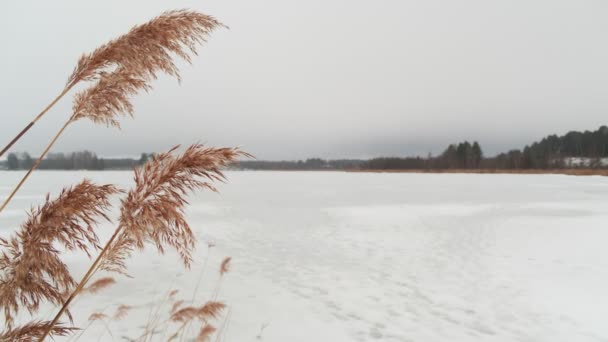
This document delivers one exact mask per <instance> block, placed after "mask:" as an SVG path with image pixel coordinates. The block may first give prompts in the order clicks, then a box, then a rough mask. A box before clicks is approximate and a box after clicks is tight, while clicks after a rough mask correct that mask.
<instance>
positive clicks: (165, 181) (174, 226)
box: [43, 144, 248, 338]
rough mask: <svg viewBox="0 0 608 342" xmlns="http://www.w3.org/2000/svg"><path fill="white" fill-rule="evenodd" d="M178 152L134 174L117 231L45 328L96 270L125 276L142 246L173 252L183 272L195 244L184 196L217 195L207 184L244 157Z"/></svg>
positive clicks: (233, 151)
mask: <svg viewBox="0 0 608 342" xmlns="http://www.w3.org/2000/svg"><path fill="white" fill-rule="evenodd" d="M177 148H178V147H177V146H176V147H174V148H173V149H171V150H170V151H168V152H166V153H162V154H159V155H156V156H154V157H153V158H152V160H151V161H149V162H148V163H147V164H145V165H144V166H143V167H142V168H140V169H136V170H135V177H134V179H135V186H134V188H133V189H132V190H130V191H129V192H128V193H127V196H126V198H125V199H123V200H122V203H121V213H120V218H119V223H118V227H117V228H116V230H115V231H114V234H113V235H112V237H111V238H110V240H109V241H108V242H107V243H106V245H105V246H104V248H103V249H102V250H101V252H100V253H99V255H98V256H97V258H96V259H95V261H94V262H93V264H92V265H91V267H90V268H89V269H88V270H87V272H86V273H85V275H84V276H83V278H82V280H81V281H80V282H79V283H78V286H76V288H74V289H73V290H72V292H71V294H70V296H69V297H68V298H67V300H66V301H65V302H64V303H63V305H62V307H61V308H60V309H59V311H58V312H57V314H56V315H55V317H54V318H53V320H52V321H51V325H50V327H52V326H53V324H55V323H57V322H58V320H59V318H60V317H61V316H62V314H63V313H64V312H66V310H67V309H68V307H69V305H70V303H71V302H72V301H73V300H74V298H75V297H76V296H77V295H78V294H79V293H80V292H81V291H82V289H83V288H84V287H85V285H86V284H87V282H88V281H89V280H90V279H91V277H92V276H93V274H94V273H95V272H96V271H97V270H99V269H101V270H105V271H114V272H118V273H123V274H124V273H125V272H126V264H125V260H126V258H128V257H129V256H130V255H131V254H132V252H133V251H134V250H135V249H140V250H141V249H143V248H144V246H145V245H146V244H151V245H153V246H155V247H156V248H157V250H158V251H159V253H161V254H163V253H164V251H165V249H166V248H168V247H170V248H173V249H175V250H176V251H177V252H178V254H179V255H180V258H181V259H182V263H183V264H184V266H185V267H186V268H189V267H190V263H191V261H192V257H191V252H192V249H193V248H194V246H195V242H196V241H195V238H194V235H193V233H192V230H191V229H190V226H189V225H188V222H187V221H186V219H185V217H184V206H185V205H186V204H187V201H186V198H185V196H187V195H188V194H189V193H191V192H192V191H194V190H196V189H205V188H206V189H210V190H212V191H216V189H215V187H214V186H213V185H212V182H213V181H223V180H224V175H223V173H222V171H221V168H222V167H225V166H226V165H228V164H229V163H231V162H233V161H234V160H236V158H237V157H239V156H248V154H247V153H244V152H242V151H240V150H239V149H237V148H206V147H204V146H203V145H200V144H195V145H192V146H190V147H188V148H187V149H186V150H185V151H184V152H183V153H182V154H176V153H175V152H176V149H177ZM47 333H50V328H49V330H47ZM46 336H47V335H46V334H45V335H43V338H44V337H46Z"/></svg>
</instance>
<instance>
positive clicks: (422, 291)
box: [0, 171, 608, 342]
mask: <svg viewBox="0 0 608 342" xmlns="http://www.w3.org/2000/svg"><path fill="white" fill-rule="evenodd" d="M22 175H23V173H21V172H0V196H2V197H5V196H6V195H7V194H8V192H9V191H10V188H11V186H13V185H14V184H15V183H16V182H17V180H18V178H19V177H20V176H22ZM84 177H86V178H89V179H92V180H94V181H96V182H99V183H115V184H118V185H120V186H123V187H124V188H128V187H129V186H130V184H131V183H132V173H130V172H122V171H120V172H118V171H116V172H113V171H107V172H54V171H40V172H36V173H35V174H34V175H33V177H32V178H31V180H30V181H29V182H28V183H27V185H26V186H25V187H24V189H23V190H22V191H21V192H20V193H19V194H18V196H17V197H16V199H15V200H14V201H13V202H12V203H11V205H10V206H9V207H8V208H7V209H6V210H5V211H4V212H3V213H1V214H0V227H2V228H0V235H1V236H3V237H6V236H8V235H9V234H11V233H12V232H13V231H14V230H15V229H16V228H17V227H18V226H19V224H20V222H21V221H23V219H24V218H25V210H26V209H28V208H29V207H30V206H31V205H32V204H35V203H39V202H40V201H41V200H42V199H43V196H44V194H45V193H46V192H48V191H50V192H51V194H56V193H57V192H58V191H59V190H60V189H61V187H62V186H65V185H69V184H74V183H75V182H77V181H78V180H79V179H81V178H84ZM227 177H228V180H229V181H228V183H227V184H221V185H219V189H220V192H221V193H220V194H215V193H200V194H198V195H196V196H193V197H192V198H191V201H190V206H189V209H188V212H187V216H188V219H189V222H190V224H191V226H192V228H193V230H195V232H196V235H197V236H198V238H199V241H200V244H199V248H198V250H197V253H196V258H195V260H196V261H195V264H194V265H193V267H192V269H191V270H185V269H184V268H183V267H182V266H181V265H180V263H179V260H178V258H177V257H176V255H175V254H174V253H171V252H169V253H167V254H166V255H164V256H159V255H158V254H157V253H156V251H155V250H153V249H151V248H149V249H147V250H145V251H144V252H141V253H137V254H136V256H135V257H134V258H133V259H131V260H130V262H129V272H130V274H131V276H132V277H133V278H126V277H123V276H115V278H116V280H117V283H116V284H115V285H114V286H112V287H110V288H108V289H106V290H104V291H102V292H100V293H99V294H96V295H86V296H83V297H82V298H80V299H79V300H77V301H76V303H75V304H74V305H73V307H72V312H73V314H74V318H75V324H76V325H77V326H80V327H85V326H86V325H87V317H88V316H89V315H90V314H91V313H92V312H95V311H103V312H105V313H107V314H109V315H111V314H112V313H113V312H114V310H115V309H116V307H117V306H118V305H120V304H127V305H130V306H133V307H134V309H133V310H132V311H131V312H130V313H129V314H128V315H127V317H126V318H124V319H122V320H120V321H108V322H107V325H108V328H109V330H110V331H111V332H112V335H110V333H109V332H107V329H106V327H104V325H103V324H101V323H99V322H97V323H93V324H92V325H91V326H90V327H89V328H88V329H87V330H86V331H85V333H84V334H83V335H82V337H81V338H80V341H97V340H100V341H113V340H115V341H120V340H122V337H123V336H129V337H132V338H133V337H137V336H138V335H139V334H140V333H141V331H142V328H143V327H144V326H145V325H146V322H148V321H149V317H150V313H151V312H154V310H156V309H157V308H158V306H159V303H162V302H163V298H164V297H165V296H166V294H167V293H168V292H169V291H171V290H173V289H179V290H180V292H179V293H178V295H177V297H178V298H181V299H186V300H191V299H192V297H193V290H194V287H195V285H196V282H197V279H199V277H200V276H201V272H202V270H203V264H204V260H205V255H206V254H207V251H208V249H207V246H206V244H205V242H206V241H210V240H212V241H214V242H215V243H216V246H215V247H213V248H211V249H210V252H209V259H208V262H207V266H206V267H205V269H204V274H203V285H202V286H201V288H200V289H199V291H198V293H197V294H196V296H195V301H196V302H197V303H199V304H200V303H203V302H204V301H205V300H208V299H210V298H212V297H213V293H214V291H215V289H216V288H219V295H218V299H219V300H221V301H223V302H225V303H227V304H228V305H229V308H230V309H229V315H227V316H228V319H227V320H226V322H227V323H226V325H225V327H224V329H223V331H224V333H225V335H224V339H223V340H224V341H239V342H241V341H268V342H271V341H272V342H274V341H281V342H282V341H337V342H339V341H551V342H558V341H564V342H571V341H608V323H607V322H608V321H607V317H608V292H607V290H606V289H608V248H607V246H608V227H606V222H607V218H608V205H607V199H608V178H604V177H598V176H592V177H575V176H563V175H495V174H491V175H490V174H487V175H479V174H409V173H403V174H398V173H390V174H383V173H344V172H250V171H247V172H228V173H227ZM116 202H118V198H117V199H116ZM115 214H116V212H114V215H113V216H115ZM112 229H113V226H112V225H111V224H103V225H101V226H100V228H99V232H100V235H101V237H102V238H103V239H107V238H108V237H109V235H110V234H111V232H112ZM225 256H231V257H232V268H231V270H230V272H229V273H228V274H227V275H226V276H225V277H224V278H223V279H221V281H219V277H218V271H217V270H218V267H219V264H220V262H221V260H222V259H223V258H224V257H225ZM66 262H67V263H68V265H69V266H70V267H71V268H72V269H73V270H74V273H75V274H76V275H78V276H80V275H81V274H82V273H83V272H84V270H85V269H86V267H87V266H88V265H89V264H90V260H89V259H87V258H86V257H85V256H83V255H81V254H73V255H72V254H70V255H68V256H67V257H66ZM99 276H104V275H103V274H100V275H99ZM168 310H169V308H168V307H165V308H161V315H165V314H166V312H165V311H168ZM52 313H53V311H52V310H51V308H48V307H45V308H43V310H42V315H41V316H38V317H39V318H50V317H51V316H52ZM221 324H222V323H221V322H216V325H218V326H220V325H221ZM159 327H160V326H159ZM263 327H265V328H263ZM262 328H263V329H262ZM159 329H161V328H159ZM166 334H168V332H167V331H161V332H160V333H159V334H157V335H155V338H154V340H162V337H163V336H164V337H165V339H164V340H166V338H167V335H166ZM58 340H59V341H64V339H58Z"/></svg>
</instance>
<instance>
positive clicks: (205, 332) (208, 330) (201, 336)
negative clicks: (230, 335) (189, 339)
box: [196, 324, 217, 342]
mask: <svg viewBox="0 0 608 342" xmlns="http://www.w3.org/2000/svg"><path fill="white" fill-rule="evenodd" d="M216 330H217V329H215V328H214V327H213V326H212V325H209V324H205V325H204V326H203V327H202V328H201V331H200V332H199V333H198V335H197V336H196V342H206V341H209V339H210V338H211V334H213V333H214V332H215V331H216Z"/></svg>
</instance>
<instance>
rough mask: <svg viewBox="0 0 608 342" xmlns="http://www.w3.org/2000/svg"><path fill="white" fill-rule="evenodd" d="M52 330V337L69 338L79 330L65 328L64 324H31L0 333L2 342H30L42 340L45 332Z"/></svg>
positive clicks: (36, 322)
mask: <svg viewBox="0 0 608 342" xmlns="http://www.w3.org/2000/svg"><path fill="white" fill-rule="evenodd" d="M49 328H50V329H51V334H50V335H51V336H67V335H68V334H70V333H72V332H73V331H76V330H78V329H77V328H72V327H64V326H63V325H62V324H54V325H53V326H51V323H50V322H39V321H35V322H30V323H27V324H25V325H22V326H20V327H17V328H14V329H9V330H7V331H5V332H2V333H0V341H2V342H30V341H33V340H36V339H40V338H41V337H42V336H43V334H44V333H45V331H47V330H48V329H49Z"/></svg>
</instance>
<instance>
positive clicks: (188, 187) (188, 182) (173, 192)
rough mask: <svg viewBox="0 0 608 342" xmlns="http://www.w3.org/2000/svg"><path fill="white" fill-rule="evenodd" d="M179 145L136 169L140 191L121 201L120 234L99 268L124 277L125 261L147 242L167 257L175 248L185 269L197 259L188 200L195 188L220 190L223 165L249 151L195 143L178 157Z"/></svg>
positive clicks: (129, 193) (137, 184)
mask: <svg viewBox="0 0 608 342" xmlns="http://www.w3.org/2000/svg"><path fill="white" fill-rule="evenodd" d="M176 149H177V147H174V148H173V149H171V150H170V151H169V152H167V153H162V154H159V155H156V156H155V157H154V158H153V159H152V160H151V161H149V162H148V163H146V165H145V166H143V167H142V168H140V169H138V170H136V171H135V187H134V188H133V189H132V190H131V191H129V192H128V194H127V197H126V199H124V200H123V201H122V208H121V214H120V221H119V226H120V228H119V229H120V235H119V237H118V238H117V239H116V241H115V242H113V243H112V245H111V246H110V248H109V250H108V252H107V256H106V257H104V259H103V261H102V263H101V266H100V269H102V270H106V271H115V272H121V273H124V272H125V271H126V266H125V259H126V258H127V257H129V256H130V254H131V253H132V251H133V250H134V249H143V248H144V246H145V244H146V243H149V244H152V245H154V246H155V247H156V248H157V249H158V251H159V252H160V253H161V254H162V253H164V252H165V249H166V248H168V247H170V248H173V249H175V250H176V251H177V252H178V254H179V255H180V257H181V259H182V262H183V264H184V266H185V267H186V268H189V267H190V264H191V261H192V256H191V253H192V250H193V248H194V244H195V238H194V235H193V233H192V230H191V229H190V226H189V225H188V222H186V219H185V217H184V206H185V205H186V204H187V201H186V199H185V196H187V195H188V194H189V193H190V192H192V191H194V190H196V189H205V188H206V189H210V190H212V191H216V189H215V187H214V186H213V185H212V182H213V181H223V180H224V175H223V174H222V171H221V170H220V169H221V168H222V167H224V166H226V165H228V164H229V163H231V162H233V161H234V160H235V159H236V158H237V157H239V156H247V154H246V153H244V152H242V151H240V150H239V149H236V148H206V147H204V146H202V145H199V144H196V145H192V146H190V147H188V148H187V149H186V150H185V151H184V152H183V153H182V154H181V155H176V154H175V150H176Z"/></svg>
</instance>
